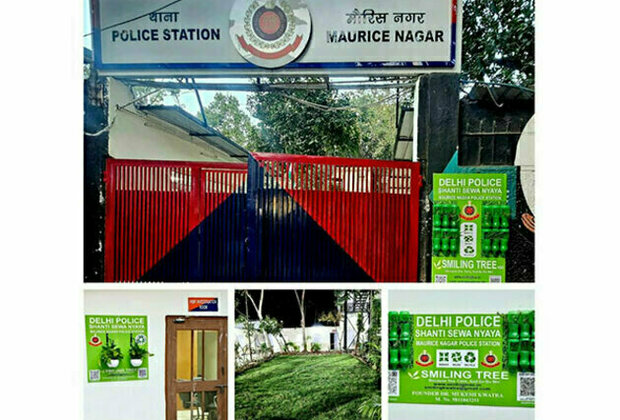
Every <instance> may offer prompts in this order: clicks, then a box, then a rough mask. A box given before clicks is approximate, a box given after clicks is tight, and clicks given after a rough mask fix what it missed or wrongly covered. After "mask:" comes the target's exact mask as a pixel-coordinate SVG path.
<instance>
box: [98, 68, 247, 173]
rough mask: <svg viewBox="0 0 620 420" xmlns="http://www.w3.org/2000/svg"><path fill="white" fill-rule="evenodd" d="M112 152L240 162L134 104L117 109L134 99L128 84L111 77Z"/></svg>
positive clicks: (116, 155)
mask: <svg viewBox="0 0 620 420" xmlns="http://www.w3.org/2000/svg"><path fill="white" fill-rule="evenodd" d="M108 80H109V81H110V83H109V97H110V100H109V120H110V122H111V121H114V124H113V125H112V128H111V129H110V133H109V135H110V137H109V146H108V147H109V154H110V156H112V157H114V158H116V159H147V160H181V161H192V162H239V160H238V159H233V158H231V157H230V156H228V155H227V154H226V153H224V152H222V151H220V150H218V149H216V148H214V147H211V146H209V145H207V144H206V143H205V142H203V141H202V140H199V139H197V138H194V137H191V136H189V135H188V134H187V133H185V132H184V131H182V130H180V129H179V128H178V127H175V126H173V125H171V124H167V123H165V122H163V121H161V120H159V119H157V118H152V117H147V116H145V115H144V114H142V113H140V111H138V110H137V109H136V108H135V107H134V106H133V105H129V106H127V107H126V108H125V110H120V111H119V110H117V109H116V108H117V105H120V106H123V105H125V104H127V103H129V102H131V101H133V100H134V97H133V95H132V93H131V91H130V90H129V88H128V87H127V86H125V85H124V84H123V83H121V82H119V81H118V80H116V79H114V78H109V79H108Z"/></svg>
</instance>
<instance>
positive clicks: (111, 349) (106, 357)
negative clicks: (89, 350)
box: [99, 340, 123, 369]
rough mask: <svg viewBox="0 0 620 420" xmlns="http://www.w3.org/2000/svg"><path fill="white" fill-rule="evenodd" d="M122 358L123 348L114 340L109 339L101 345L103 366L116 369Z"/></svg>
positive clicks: (100, 357) (100, 358)
mask: <svg viewBox="0 0 620 420" xmlns="http://www.w3.org/2000/svg"><path fill="white" fill-rule="evenodd" d="M122 359H123V353H121V349H120V348H119V347H118V346H117V345H116V343H115V342H114V340H109V341H108V342H107V343H106V344H104V345H103V346H101V355H100V356H99V360H100V361H101V366H107V367H109V368H110V369H114V368H117V367H118V365H119V363H120V362H121V360H122Z"/></svg>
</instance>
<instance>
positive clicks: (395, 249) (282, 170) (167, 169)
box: [104, 153, 422, 282]
mask: <svg viewBox="0 0 620 420" xmlns="http://www.w3.org/2000/svg"><path fill="white" fill-rule="evenodd" d="M208 173H211V174H216V175H214V176H216V177H220V178H217V179H220V180H225V181H218V182H216V183H215V184H219V185H220V187H217V188H213V189H212V190H210V191H206V185H207V184H208V182H207V175H206V174H208ZM235 177H236V178H235ZM173 179H174V182H173ZM209 179H211V178H209ZM104 180H105V184H106V197H105V208H106V224H105V245H104V251H105V252H104V254H105V256H104V281H106V282H112V281H117V282H126V281H139V280H141V279H142V278H143V276H144V275H145V274H146V273H147V272H148V270H150V269H151V268H152V267H153V266H154V265H155V264H157V262H158V261H159V260H161V259H162V258H163V257H164V256H166V255H167V253H168V252H170V250H172V249H173V248H174V247H175V246H177V245H178V244H179V243H180V242H181V241H182V240H183V239H184V238H185V237H186V236H188V235H189V234H190V232H192V230H194V229H196V228H197V227H198V228H199V230H200V229H201V226H200V225H201V223H202V222H203V221H204V219H205V218H206V216H207V214H210V213H209V212H210V211H212V210H213V209H214V208H217V206H218V205H219V204H221V202H222V201H221V200H222V199H224V198H225V197H226V196H227V194H228V195H230V194H232V193H233V192H234V191H236V188H237V187H238V186H239V185H240V184H243V192H245V188H247V198H246V201H245V203H246V204H245V209H244V213H243V214H244V217H243V218H240V220H233V219H232V218H231V220H230V221H228V222H229V223H231V225H226V226H224V229H228V228H230V227H231V226H232V224H236V223H237V222H239V223H242V225H240V226H236V227H234V229H235V230H236V232H237V236H239V235H243V233H245V240H243V239H242V240H238V239H239V238H235V241H233V242H234V244H233V246H229V243H228V242H226V247H225V248H226V249H224V250H220V249H218V252H219V253H221V255H220V254H218V256H217V258H216V256H214V255H210V256H209V257H210V259H211V261H210V263H211V264H212V265H217V266H218V267H219V266H220V265H221V264H226V257H227V256H228V257H229V256H230V255H236V256H240V257H235V258H237V259H238V258H241V261H238V260H235V261H232V259H231V258H229V259H231V261H228V265H226V267H227V268H225V269H223V272H222V273H223V274H222V277H221V278H209V277H206V275H205V274H204V272H203V271H204V268H205V267H204V266H205V255H201V253H203V252H205V253H208V248H205V246H204V244H202V245H200V246H197V247H195V248H196V249H193V248H191V247H190V248H191V249H190V250H187V249H184V251H183V252H185V253H186V254H187V253H189V254H188V255H185V254H183V258H186V259H187V260H188V261H191V263H189V264H187V266H185V265H184V264H181V263H179V264H178V267H177V268H175V270H176V271H174V273H175V275H174V281H196V280H198V281H218V280H220V281H271V280H274V278H272V276H271V275H270V274H271V273H268V272H267V273H265V272H264V270H263V268H262V265H263V264H262V258H263V252H264V251H265V250H264V249H263V247H264V243H263V238H262V237H261V236H262V234H263V233H262V232H261V226H262V222H261V219H262V218H263V217H264V213H263V210H265V212H266V211H267V210H273V209H272V208H270V207H269V203H268V202H267V201H266V200H269V199H273V197H274V196H273V191H276V190H278V191H279V193H280V194H281V195H286V196H287V200H288V202H289V203H293V204H291V205H295V206H297V208H298V212H303V213H304V217H305V218H306V219H308V220H310V219H311V220H313V222H315V223H316V224H318V225H319V226H320V227H321V228H322V229H323V230H324V231H325V232H326V235H325V237H327V235H329V238H331V239H330V241H333V242H334V243H335V244H337V247H340V248H341V249H342V250H343V251H342V252H346V253H347V255H348V256H350V257H351V259H352V260H354V261H355V263H353V264H357V265H358V266H359V270H360V271H359V272H360V273H366V274H367V276H368V277H369V278H371V279H373V280H374V281H377V282H385V281H388V282H398V281H400V282H415V281H417V277H418V228H419V227H418V222H419V221H418V218H419V189H420V186H421V184H422V178H421V176H420V165H419V163H417V162H402V161H383V160H370V159H355V158H339V157H319V156H302V155H281V154H270V153H254V154H252V157H251V158H250V160H249V162H248V164H245V163H226V162H177V161H150V160H130V159H108V161H107V165H106V171H105V174H104ZM231 180H232V181H231ZM360 180H363V181H360ZM269 183H271V184H269ZM221 185H229V186H230V185H232V187H230V188H228V187H225V188H224V190H222V187H221ZM270 186H271V189H270V188H269V187H270ZM218 188H219V189H218ZM220 193H221V196H222V197H224V198H218V197H215V196H210V197H208V198H207V194H214V195H217V194H220ZM121 194H124V198H125V199H126V200H125V201H124V202H123V201H122V200H120V199H119V197H120V196H121ZM270 194H272V195H271V196H270ZM209 200H211V201H209ZM235 205H236V206H237V207H239V206H243V204H241V205H238V204H235ZM207 207H208V209H207ZM299 209H301V210H299ZM246 212H247V217H246V216H245V213H246ZM357 217H366V218H367V220H362V221H360V220H358V219H357ZM227 220H228V219H227ZM124 221H125V222H124ZM294 222H295V221H294V220H293V219H291V220H287V221H286V223H284V224H282V226H281V227H280V228H279V232H280V233H281V234H282V235H283V237H287V238H288V239H287V240H288V241H289V242H287V243H288V244H289V246H290V244H295V243H296V242H295V240H297V246H298V247H301V246H302V245H305V244H304V243H303V239H304V238H303V237H301V238H300V237H297V238H295V228H298V226H295V225H294ZM131 223H133V225H131ZM141 224H142V225H141ZM218 226H219V225H218ZM287 229H288V230H287ZM205 234H206V235H207V236H206V237H204V238H203V237H202V236H200V235H202V234H201V233H200V232H199V233H198V235H199V238H200V239H199V240H200V241H203V242H205V241H209V240H210V239H209V236H208V235H209V234H211V235H212V236H211V238H213V234H212V233H210V232H206V233H205ZM225 235H226V233H225V232H224V236H225ZM291 239H293V240H291ZM224 240H226V238H224ZM136 244H137V245H136ZM330 246H331V245H330ZM232 247H237V248H240V249H234V250H233V249H232ZM335 249H337V248H335ZM295 251H296V252H298V250H295ZM190 254H191V255H190ZM272 254H273V253H272ZM291 255H292V257H291V259H290V260H289V261H287V260H286V259H284V260H283V261H282V262H281V264H284V266H285V265H286V264H288V265H289V266H290V267H288V271H285V273H287V274H285V275H284V276H283V277H281V278H276V280H290V281H298V280H299V278H298V277H297V275H296V274H295V272H294V270H301V268H298V267H297V266H298V265H299V262H300V261H301V260H300V259H299V258H297V259H296V258H295V256H294V255H293V254H291ZM278 258H280V257H279V256H278ZM245 262H247V270H246V269H245V268H246V267H245ZM240 265H243V267H242V271H239V266H240ZM306 265H311V264H306ZM306 269H309V268H307V267H306ZM356 270H357V268H356ZM177 272H178V274H177ZM276 277H277V276H276ZM318 277H320V276H318ZM303 278H304V279H305V280H306V281H324V280H325V279H321V278H312V277H307V276H306V277H303ZM165 280H166V281H168V280H169V279H165ZM352 280H355V279H352ZM147 281H148V280H147ZM335 281H337V280H335ZM358 281H359V280H358Z"/></svg>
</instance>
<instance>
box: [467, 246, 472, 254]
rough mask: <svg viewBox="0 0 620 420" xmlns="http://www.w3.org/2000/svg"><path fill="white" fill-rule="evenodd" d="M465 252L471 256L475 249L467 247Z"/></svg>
mask: <svg viewBox="0 0 620 420" xmlns="http://www.w3.org/2000/svg"><path fill="white" fill-rule="evenodd" d="M465 252H467V253H468V254H470V253H472V252H474V247H472V246H468V247H466V248H465Z"/></svg>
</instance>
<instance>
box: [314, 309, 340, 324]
mask: <svg viewBox="0 0 620 420" xmlns="http://www.w3.org/2000/svg"><path fill="white" fill-rule="evenodd" d="M342 318H343V315H342V313H341V312H340V311H338V309H334V310H333V311H331V312H327V313H325V312H324V313H322V314H321V315H319V318H318V320H319V322H321V323H323V324H325V325H328V326H336V325H338V324H340V321H342Z"/></svg>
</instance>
